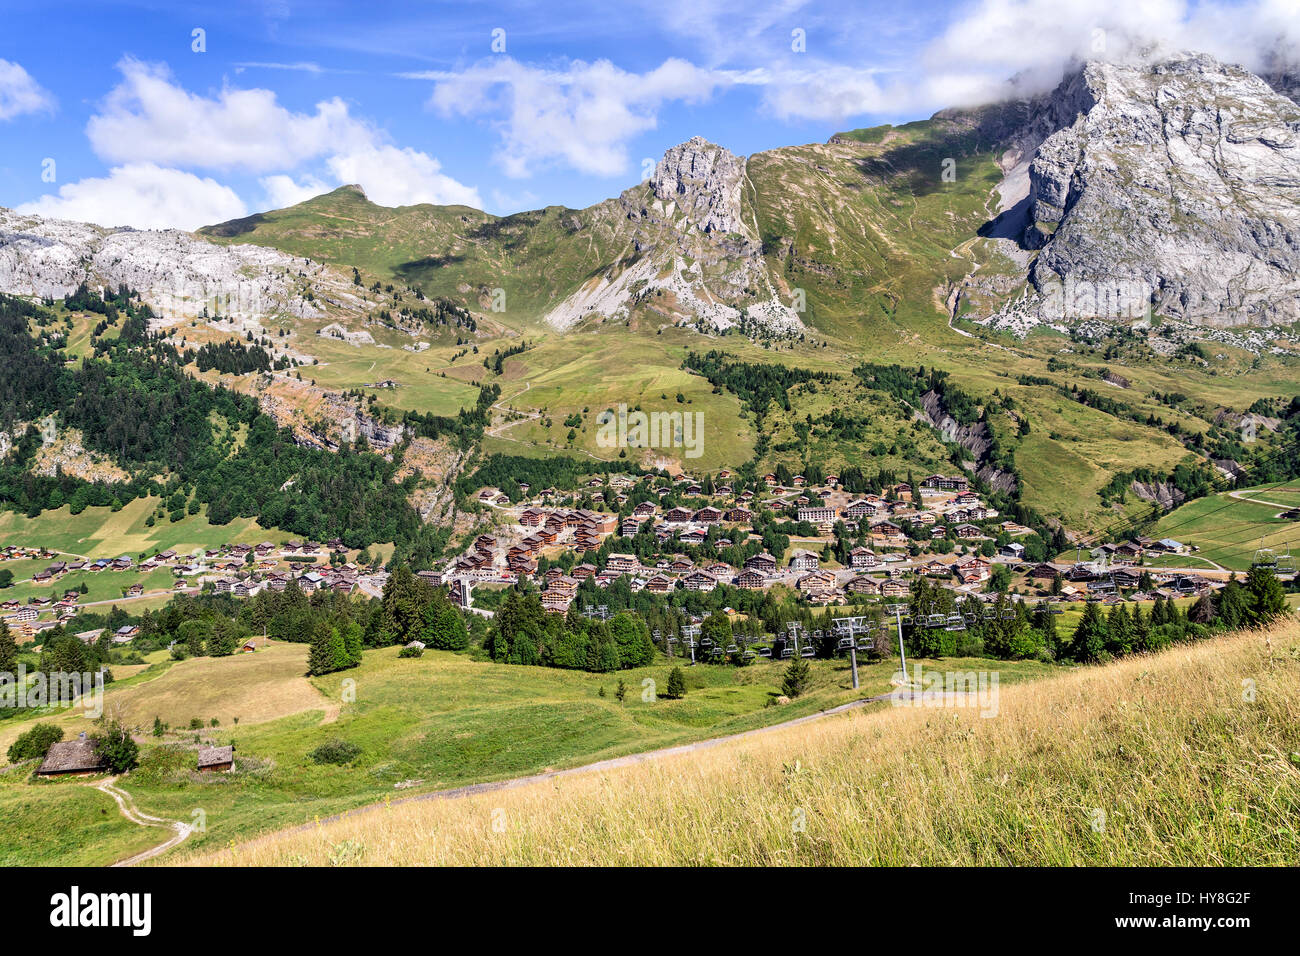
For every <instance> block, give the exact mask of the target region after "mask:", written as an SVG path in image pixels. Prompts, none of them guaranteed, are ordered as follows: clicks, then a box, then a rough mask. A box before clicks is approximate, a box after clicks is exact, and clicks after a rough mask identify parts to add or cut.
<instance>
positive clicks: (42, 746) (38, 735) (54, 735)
mask: <svg viewBox="0 0 1300 956" xmlns="http://www.w3.org/2000/svg"><path fill="white" fill-rule="evenodd" d="M62 739H63V728H62V727H56V726H55V725H54V724H37V725H36V726H35V727H33V728H32V729H31V730H29V731H27V732H26V733H25V734H22V735H21V736H19V738H18V739H17V740H15V741H14V742H13V744H12V745H11V746H10V747H9V762H10V763H18V762H19V761H22V760H44V759H45V755H46V754H47V753H49V752H50V748H51V747H53V746H54V745H55V744H57V743H58V742H59V741H60V740H62Z"/></svg>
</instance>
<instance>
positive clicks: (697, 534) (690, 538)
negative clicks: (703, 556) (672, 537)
mask: <svg viewBox="0 0 1300 956" xmlns="http://www.w3.org/2000/svg"><path fill="white" fill-rule="evenodd" d="M707 539H708V535H706V534H705V533H704V532H703V531H683V532H682V533H681V534H680V535H678V537H677V540H678V541H680V542H681V543H682V544H703V543H704V542H705V541H706V540H707Z"/></svg>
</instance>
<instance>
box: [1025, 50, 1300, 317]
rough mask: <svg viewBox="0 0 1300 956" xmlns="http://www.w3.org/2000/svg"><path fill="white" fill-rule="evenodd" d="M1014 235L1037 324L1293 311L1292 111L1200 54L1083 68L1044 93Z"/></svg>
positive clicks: (1296, 231) (1298, 159)
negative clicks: (1052, 122)
mask: <svg viewBox="0 0 1300 956" xmlns="http://www.w3.org/2000/svg"><path fill="white" fill-rule="evenodd" d="M1046 105H1047V112H1048V115H1050V116H1052V117H1055V118H1057V119H1060V118H1062V117H1071V119H1070V120H1069V121H1068V122H1067V123H1066V124H1065V125H1063V126H1061V127H1060V128H1059V129H1058V130H1057V131H1056V132H1054V133H1052V134H1051V135H1049V136H1047V137H1046V138H1045V139H1044V140H1043V141H1042V142H1041V143H1040V144H1039V145H1038V146H1037V148H1036V149H1035V151H1034V154H1033V159H1032V162H1031V163H1030V165H1029V188H1030V191H1029V204H1030V206H1029V214H1028V225H1027V229H1026V233H1025V235H1024V244H1025V245H1027V246H1029V247H1030V248H1041V252H1040V253H1039V254H1038V257H1037V258H1036V260H1035V261H1034V263H1033V266H1032V268H1031V270H1030V272H1029V279H1030V282H1031V283H1032V286H1033V289H1034V291H1035V292H1036V293H1037V296H1038V298H1037V300H1036V301H1035V302H1033V303H1031V304H1032V306H1033V307H1034V308H1035V309H1036V310H1037V312H1038V313H1039V315H1041V316H1042V317H1043V318H1045V319H1047V320H1060V319H1075V318H1090V317H1099V318H1115V319H1124V318H1136V317H1138V316H1141V315H1142V314H1143V313H1144V312H1145V311H1146V310H1147V308H1148V307H1150V308H1151V309H1152V310H1153V311H1154V312H1156V313H1157V314H1161V315H1166V316H1170V317H1173V318H1179V319H1185V320H1188V321H1193V322H1197V323H1198V324H1206V325H1217V326H1234V325H1248V324H1254V325H1270V324H1288V323H1291V322H1295V321H1297V320H1300V107H1297V105H1296V103H1295V102H1293V101H1292V100H1290V99H1288V98H1287V97H1285V96H1282V95H1280V94H1279V93H1277V92H1276V91H1275V90H1274V89H1272V88H1270V86H1269V85H1268V84H1267V83H1265V82H1264V81H1263V80H1262V79H1260V78H1259V77H1257V76H1254V75H1253V74H1251V73H1248V72H1246V71H1245V70H1242V69H1240V68H1239V67H1235V66H1228V65H1224V64H1221V63H1219V62H1218V61H1216V60H1215V59H1213V58H1212V57H1209V56H1204V55H1188V56H1181V57H1176V58H1173V59H1169V60H1165V61H1162V62H1159V63H1155V64H1151V65H1144V66H1123V65H1116V64H1109V63H1089V64H1087V65H1086V66H1084V67H1083V68H1082V69H1081V70H1079V71H1078V72H1077V73H1075V74H1073V75H1072V76H1069V77H1067V78H1066V79H1065V80H1064V81H1063V82H1062V83H1061V85H1060V86H1059V87H1058V88H1057V89H1056V90H1055V91H1054V92H1053V93H1052V94H1051V96H1050V97H1048V98H1047V100H1046Z"/></svg>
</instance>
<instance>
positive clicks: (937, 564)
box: [921, 561, 952, 578]
mask: <svg viewBox="0 0 1300 956" xmlns="http://www.w3.org/2000/svg"><path fill="white" fill-rule="evenodd" d="M921 573H922V574H924V575H925V576H926V577H931V578H946V577H948V576H950V575H951V574H952V568H951V567H950V566H949V565H946V564H944V563H943V562H942V561H930V562H929V563H927V564H925V565H924V566H922V568H921Z"/></svg>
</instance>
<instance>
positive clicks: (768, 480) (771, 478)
mask: <svg viewBox="0 0 1300 956" xmlns="http://www.w3.org/2000/svg"><path fill="white" fill-rule="evenodd" d="M763 484H765V485H774V484H776V475H773V474H770V473H769V474H766V475H764V476H763Z"/></svg>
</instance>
